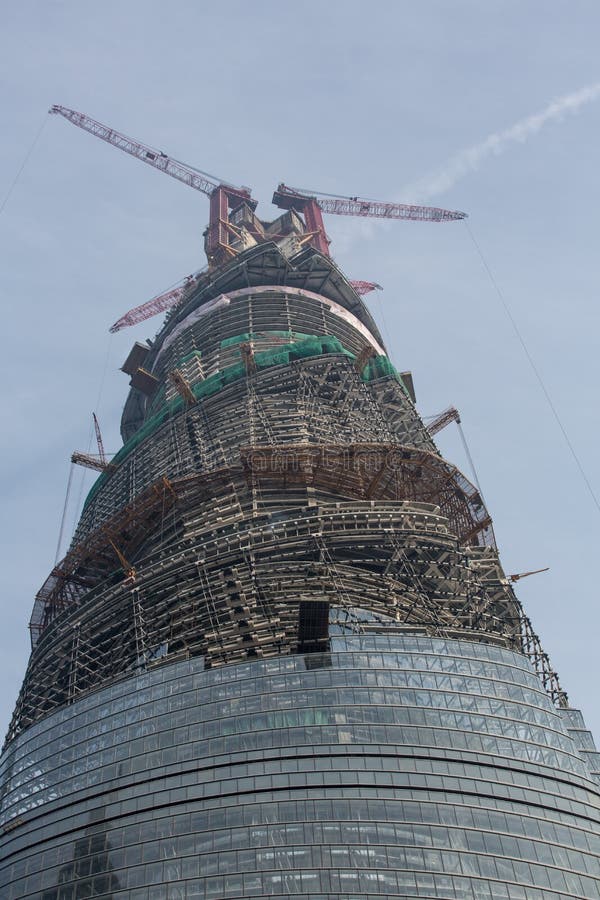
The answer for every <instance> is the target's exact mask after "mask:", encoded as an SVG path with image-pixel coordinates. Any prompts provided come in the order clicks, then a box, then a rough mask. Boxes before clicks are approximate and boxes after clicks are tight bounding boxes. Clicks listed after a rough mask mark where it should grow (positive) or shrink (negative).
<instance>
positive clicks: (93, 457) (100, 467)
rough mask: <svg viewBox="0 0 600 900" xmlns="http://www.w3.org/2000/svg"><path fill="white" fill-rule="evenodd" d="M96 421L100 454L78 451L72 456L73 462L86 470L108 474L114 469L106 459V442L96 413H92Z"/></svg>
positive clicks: (95, 429)
mask: <svg viewBox="0 0 600 900" xmlns="http://www.w3.org/2000/svg"><path fill="white" fill-rule="evenodd" d="M92 418H93V420H94V431H95V433H96V443H97V445H98V453H81V452H80V451H79V450H76V451H75V452H74V453H72V454H71V462H72V463H75V465H77V466H84V467H85V468H86V469H96V471H97V472H107V471H109V470H110V469H112V468H114V466H113V465H112V463H110V462H109V461H108V460H107V458H106V453H105V450H104V442H103V440H102V433H101V431H100V424H99V422H98V419H97V418H96V413H92Z"/></svg>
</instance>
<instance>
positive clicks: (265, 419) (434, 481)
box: [8, 243, 567, 740]
mask: <svg viewBox="0 0 600 900" xmlns="http://www.w3.org/2000/svg"><path fill="white" fill-rule="evenodd" d="M134 349H135V348H134ZM138 349H139V348H138ZM142 349H143V360H142V361H143V365H144V371H145V372H146V373H147V374H148V375H149V376H150V378H151V379H152V391H151V396H149V395H146V394H144V393H143V392H142V391H140V389H139V386H138V387H136V386H135V385H136V382H135V376H136V373H138V372H139V366H137V368H136V365H137V363H136V365H133V364H132V365H130V366H128V367H127V371H128V372H129V374H132V373H133V374H132V378H133V379H134V381H133V386H132V390H131V392H130V397H129V400H128V402H127V404H126V407H125V411H124V416H123V426H122V432H123V436H124V441H125V443H124V446H123V448H122V449H121V450H120V451H119V453H117V455H116V456H115V457H114V459H113V460H112V461H111V465H110V468H108V469H107V470H105V471H103V472H102V473H101V474H100V475H99V477H98V479H97V481H96V483H95V484H94V486H93V488H92V490H91V491H90V494H89V495H88V498H87V500H86V503H85V506H84V510H83V513H82V516H81V519H80V522H79V525H78V527H77V529H76V533H75V536H74V539H73V542H72V545H71V547H70V549H69V551H68V553H67V555H66V556H65V558H64V559H63V560H62V562H61V563H59V564H58V565H57V566H56V567H55V568H54V569H53V570H52V572H51V573H50V575H49V576H48V578H47V579H46V581H45V583H44V585H43V586H42V588H41V589H40V591H39V592H38V594H37V595H36V598H35V602H34V608H33V613H32V617H31V622H30V628H31V638H32V655H31V658H30V661H29V666H28V669H27V673H26V676H25V681H24V684H23V688H22V691H21V694H20V696H19V699H18V702H17V707H16V709H15V713H14V716H13V719H12V722H11V726H10V731H9V736H8V739H9V740H10V739H11V738H12V737H14V736H15V735H17V734H18V733H20V732H21V731H22V730H23V729H24V728H26V727H27V726H28V725H30V724H31V723H32V722H35V721H36V720H37V719H39V718H40V717H41V716H43V715H46V714H47V713H49V712H51V711H52V710H54V709H57V708H59V707H60V706H62V705H64V704H68V703H72V702H74V701H75V700H76V699H77V698H79V697H81V696H83V695H84V694H85V693H86V692H88V691H91V690H94V689H97V688H98V687H100V686H102V685H105V684H107V683H109V682H111V681H112V680H114V679H116V678H121V677H126V676H127V675H130V674H132V673H135V672H139V671H143V670H145V669H147V668H151V667H154V666H159V665H164V664H168V663H169V662H172V661H174V660H176V659H181V658H185V657H191V656H194V657H202V658H203V659H204V665H205V666H206V667H208V668H210V667H216V666H223V665H228V664H231V663H235V662H237V661H241V660H244V659H252V658H265V657H269V656H281V655H286V654H293V653H303V654H311V653H314V652H317V651H320V650H323V649H326V648H327V647H328V645H329V633H330V623H331V622H343V623H344V628H345V629H350V630H351V631H355V632H356V633H359V634H360V633H363V632H364V631H373V630H383V631H385V630H388V631H389V630H392V631H395V632H417V633H425V634H431V635H438V636H444V637H451V638H460V639H468V640H473V641H482V642H485V643H492V644H498V645H501V646H505V647H510V648H512V649H515V650H518V651H521V652H523V653H525V654H526V655H527V656H528V657H529V658H530V659H531V660H532V662H533V665H534V667H535V669H536V671H538V673H539V675H540V678H541V680H542V683H543V684H544V686H545V688H546V690H547V691H548V693H549V695H550V696H551V698H552V700H553V702H554V703H555V704H557V705H558V706H564V705H565V704H566V703H567V700H566V695H565V694H564V692H563V691H562V689H561V688H560V684H559V682H558V678H557V676H556V673H555V672H554V671H553V670H552V667H551V666H550V662H549V660H548V657H547V655H546V654H545V653H544V651H543V649H542V647H541V644H540V641H539V638H538V637H537V636H536V635H535V633H534V632H533V630H532V628H531V624H530V622H529V620H528V619H527V618H526V617H525V615H524V613H523V610H522V608H521V605H520V604H519V602H518V600H517V598H516V596H515V594H514V590H513V587H512V585H511V584H510V582H509V580H508V579H507V578H506V576H505V575H504V573H503V571H502V568H501V565H500V562H499V559H498V552H497V548H496V544H495V539H494V533H493V528H492V521H491V518H490V516H489V514H488V512H487V510H486V508H485V504H484V502H483V499H482V497H481V495H480V493H479V491H478V489H477V488H476V487H475V486H474V485H473V484H471V482H470V481H469V480H468V479H467V478H465V476H464V475H463V474H462V473H461V472H460V471H459V469H458V468H456V466H454V465H452V464H451V463H449V462H447V461H446V460H445V459H443V458H442V457H441V456H440V454H439V452H438V450H437V448H436V446H435V444H434V442H433V439H432V436H431V429H430V430H429V431H428V429H427V428H426V427H425V425H424V424H423V422H422V420H421V418H420V417H419V415H418V413H417V411H416V409H415V405H414V400H413V397H414V394H413V393H412V392H413V389H412V381H411V379H410V378H409V377H408V376H405V379H403V377H402V376H401V375H400V374H399V373H398V372H397V371H396V369H395V368H394V366H393V365H392V363H391V362H390V360H389V359H388V358H387V356H386V354H385V348H384V347H383V345H382V342H381V337H380V335H379V334H378V332H377V329H376V327H375V324H374V322H373V320H372V318H371V316H370V314H369V313H368V310H367V309H366V307H365V305H364V303H363V302H362V301H361V300H360V298H359V297H358V296H357V295H356V293H355V291H353V290H352V288H351V286H350V285H349V283H348V282H347V281H346V279H345V278H344V277H343V276H342V274H341V273H340V272H339V270H338V269H337V268H336V267H335V265H334V264H333V263H332V261H331V260H330V259H325V258H323V257H322V256H320V255H319V254H318V253H316V252H315V251H314V250H313V249H312V248H305V249H304V250H302V251H301V252H300V253H298V254H297V255H296V256H295V257H292V258H291V259H288V258H286V257H285V256H283V254H282V253H281V251H280V249H279V248H278V247H277V246H276V245H275V244H274V243H273V244H270V243H268V244H263V245H260V246H259V247H257V248H254V249H253V250H251V251H247V252H246V253H242V254H240V256H238V257H236V259H235V260H233V261H232V262H231V263H230V264H229V265H227V266H226V267H224V268H221V269H217V270H215V271H214V272H212V273H211V274H210V276H207V277H206V278H204V279H202V280H201V281H200V282H199V283H198V285H197V286H196V288H195V289H194V290H193V291H191V292H190V293H189V294H188V295H186V299H185V302H184V303H183V304H182V305H181V306H179V307H177V309H176V310H174V311H173V313H172V314H171V316H170V317H169V318H168V320H167V322H166V324H165V326H164V327H163V329H162V331H161V332H160V333H159V335H158V336H157V339H156V340H155V341H154V342H153V344H152V346H151V347H147V346H146V345H144V347H143V348H142ZM140 352H141V351H140ZM134 355H135V354H134ZM137 355H138V356H139V355H140V354H139V353H137ZM136 359H137V356H136Z"/></svg>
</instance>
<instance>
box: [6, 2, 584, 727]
mask: <svg viewBox="0 0 600 900" xmlns="http://www.w3.org/2000/svg"><path fill="white" fill-rule="evenodd" d="M599 29H600V7H599V6H598V4H597V3H595V2H591V0H590V2H585V0H573V2H571V3H568V4H565V3H562V2H558V0H529V2H528V3H522V2H519V0H503V2H500V0H488V2H486V3H481V2H479V0H453V2H452V3H448V2H447V0H420V2H418V3H416V2H408V0H373V2H372V3H369V4H365V3H364V2H355V0H328V2H327V3H323V2H315V0H304V2H303V3H302V4H287V3H282V2H281V0H278V2H272V0H262V2H261V0H257V2H254V3H248V2H240V0H229V2H228V3H227V4H222V5H217V4H216V3H213V4H209V3H206V2H192V0H173V2H172V3H171V4H168V5H167V4H165V3H163V2H160V3H159V2H156V0H144V2H140V0H129V2H127V3H125V4H123V3H121V2H114V0H103V2H102V3H101V4H99V3H92V2H88V0H63V2H60V0H22V2H21V3H19V4H14V3H13V4H8V3H5V4H2V9H1V10H0V93H1V99H2V125H3V134H4V137H3V140H2V141H1V142H0V209H1V212H0V296H2V301H3V311H4V315H3V335H2V337H3V340H2V353H1V359H0V365H1V366H2V368H3V370H4V371H3V372H2V373H1V374H2V383H4V384H5V386H6V388H7V390H6V393H5V395H4V401H3V410H4V413H3V415H4V423H3V426H4V427H3V428H2V429H1V430H0V442H1V444H0V446H1V455H2V456H1V458H2V464H1V466H0V479H1V482H2V483H1V492H2V494H1V495H2V506H3V515H2V523H1V526H0V527H1V528H2V540H1V542H0V552H1V554H2V559H1V565H2V572H3V576H4V590H3V595H2V600H1V603H2V616H3V618H2V628H1V629H0V677H1V680H0V683H1V684H2V689H1V691H0V730H2V731H3V732H4V731H5V730H6V727H7V725H8V721H9V719H10V716H11V713H12V709H13V707H14V703H15V700H16V697H17V693H18V690H19V687H20V684H21V681H22V678H23V674H24V671H25V667H26V663H27V658H28V653H29V636H28V630H27V623H28V621H29V616H30V613H31V607H32V604H33V599H34V596H35V593H36V591H37V590H38V589H39V587H40V586H41V585H42V583H43V582H44V580H45V578H46V576H47V575H48V573H49V572H50V570H51V568H52V566H53V565H54V561H55V556H56V552H57V543H58V537H59V531H60V526H61V517H62V512H63V506H64V502H65V492H66V486H67V479H68V475H69V468H70V463H69V459H70V455H71V453H72V451H73V450H76V449H77V450H87V449H94V448H93V446H92V445H91V444H90V440H91V414H92V411H96V413H97V415H98V418H99V421H100V424H101V427H102V432H103V437H104V444H105V447H106V448H107V450H109V451H112V452H116V451H117V450H118V449H119V447H120V446H121V439H120V437H119V419H120V412H121V409H122V405H123V402H124V400H125V397H126V392H127V384H128V379H127V377H126V376H125V375H124V374H123V373H121V372H120V371H119V367H120V365H121V364H122V362H123V361H124V359H125V357H126V356H127V353H128V352H129V349H130V347H131V345H132V343H133V341H135V340H144V339H145V338H147V337H150V338H151V337H153V336H154V334H155V333H156V331H157V330H158V328H159V326H160V318H158V319H152V320H149V321H147V322H145V323H143V324H141V325H138V326H136V327H135V328H131V329H128V330H126V331H122V332H120V333H118V334H116V335H112V336H111V335H109V334H108V328H109V326H110V325H111V324H112V323H113V322H114V321H115V320H116V319H117V318H119V316H120V315H122V314H123V313H124V312H126V311H127V310H128V309H130V308H131V307H134V306H137V305H139V304H140V303H143V302H144V301H145V300H147V299H149V298H150V297H152V296H154V295H155V294H157V293H159V292H161V291H163V290H166V289H167V288H168V287H170V286H171V285H172V284H174V283H175V282H178V281H179V280H180V279H181V278H182V277H183V276H184V275H186V274H188V273H190V272H193V271H196V270H197V269H199V268H201V267H202V266H203V265H204V263H205V259H204V255H203V249H202V231H203V229H204V227H205V225H206V223H207V218H208V201H207V199H206V198H205V197H204V196H203V195H202V194H199V193H197V192H195V191H192V190H190V189H189V188H187V187H185V186H183V185H181V184H178V183H177V182H176V181H174V180H172V179H169V178H167V177H166V176H164V175H162V174H160V173H158V172H155V171H153V170H152V169H150V168H149V167H146V166H143V165H142V164H141V163H140V162H138V161H137V160H133V159H130V158H128V157H127V156H125V155H124V154H122V153H119V152H118V151H116V150H115V149H114V148H112V147H109V146H108V145H106V144H104V143H102V142H101V141H99V140H97V139H95V138H93V137H92V136H90V135H88V134H85V133H84V132H82V131H80V130H78V129H76V128H74V127H73V126H72V125H71V124H69V123H68V122H66V121H65V120H64V119H61V118H60V117H58V116H48V115H47V110H48V108H49V107H50V106H51V105H52V104H54V103H57V104H61V105H64V106H67V107H70V108H73V109H76V110H81V111H83V112H86V113H87V114H88V115H90V116H92V117H93V118H95V119H97V120H99V121H101V122H104V123H106V124H109V125H111V126H113V127H114V128H116V129H117V130H119V131H122V132H125V133H126V134H128V135H131V136H133V137H136V138H137V139H139V140H140V141H142V142H145V143H147V144H150V145H152V146H154V147H157V148H159V149H161V150H163V151H165V152H167V153H168V154H169V155H172V156H174V157H176V158H177V159H181V160H184V161H185V162H187V163H190V164H192V165H194V166H197V167H198V168H200V169H203V170H205V171H208V172H211V173H215V174H216V175H217V176H218V177H220V178H223V179H226V180H228V181H231V182H233V183H235V184H245V185H251V186H252V189H253V196H254V197H255V198H257V199H258V200H259V203H260V205H259V209H258V212H259V214H260V215H261V216H262V217H263V218H265V219H269V218H274V217H275V215H276V214H277V213H276V210H275V209H274V208H273V207H272V206H271V205H270V197H271V194H272V191H273V189H274V188H275V187H276V185H277V184H278V183H279V182H280V181H285V182H286V183H288V184H291V185H295V186H300V187H306V188H309V189H312V190H318V191H322V192H328V193H334V194H343V195H359V196H363V197H371V198H377V199H381V200H393V201H403V200H404V201H408V202H413V201H414V202H425V203H430V204H433V205H438V206H444V207H447V208H450V209H460V210H464V211H466V212H468V214H469V218H468V220H466V222H453V223H448V224H443V225H442V224H425V223H416V222H415V223H413V222H393V223H390V222H383V223H382V222H374V221H366V220H353V219H345V218H344V219H342V218H339V219H334V217H330V218H329V219H328V220H327V228H328V232H329V236H330V237H331V239H332V245H331V252H332V255H333V257H334V258H335V260H336V261H337V263H338V264H339V265H340V266H341V268H342V269H343V271H344V272H345V273H346V274H347V275H348V277H350V278H354V279H365V280H372V281H377V282H379V283H380V284H381V285H382V286H383V288H384V290H383V291H382V292H378V293H377V295H373V294H372V295H370V297H369V298H367V302H368V303H369V306H370V308H371V310H372V311H373V313H374V315H375V318H376V319H377V321H378V323H379V325H380V329H381V330H382V332H383V336H384V339H385V341H386V344H387V347H388V349H389V354H390V356H391V358H392V360H393V362H394V363H395V365H396V367H397V368H398V369H399V370H403V371H404V370H411V371H412V373H413V378H414V382H415V388H416V395H417V403H418V408H419V411H420V412H421V414H422V415H423V416H429V415H433V414H435V413H437V412H439V411H440V410H442V409H444V408H445V407H447V406H449V405H454V406H456V407H457V408H458V410H459V411H460V414H461V417H462V423H463V428H464V432H465V435H466V438H467V441H468V446H469V449H470V452H471V455H472V457H473V460H474V463H475V467H476V471H477V475H478V478H479V481H480V483H481V487H482V490H483V494H484V496H485V499H486V501H487V504H488V507H489V510H490V513H491V515H492V517H493V519H494V527H495V532H496V537H497V541H498V544H499V548H500V553H501V559H502V561H503V565H504V568H505V571H506V572H507V573H509V574H510V573H520V572H525V571H528V570H532V569H539V568H544V567H546V566H548V567H549V571H548V572H545V573H543V574H539V575H534V576H531V577H530V578H527V579H523V580H522V581H521V582H519V584H518V585H517V593H518V596H519V598H520V599H521V601H522V603H523V604H524V607H525V610H526V612H527V614H528V615H529V617H530V618H531V620H532V622H533V624H534V627H535V629H536V631H537V632H538V634H539V635H540V638H541V640H542V643H543V645H544V648H545V649H546V651H547V652H548V653H549V654H550V657H551V660H552V663H553V665H554V667H555V668H556V669H557V670H558V672H559V675H560V679H561V682H562V686H563V688H564V689H565V690H566V691H567V693H568V694H569V697H570V700H571V703H572V705H574V706H576V707H580V708H581V709H582V710H583V712H584V715H585V718H586V720H587V723H588V725H589V726H590V727H591V728H592V729H593V730H594V732H595V734H596V736H597V738H598V739H600V706H599V703H598V692H597V688H596V685H597V684H598V682H599V681H600V654H598V652H597V649H596V643H597V635H598V632H599V630H600V609H599V604H598V578H597V573H596V571H595V563H596V562H597V561H598V545H599V540H598V539H599V535H600V507H599V505H598V502H597V499H596V498H598V497H600V473H599V471H598V460H597V446H598V444H599V442H600V422H599V418H598V385H599V382H600V357H599V354H598V334H599V331H600V311H599V306H598V295H599V288H600V270H599V267H598V261H597V260H598V253H597V245H598V238H597V212H596V203H597V202H600V197H599V196H598V195H599V193H600V180H599V175H598V143H599V140H598V139H599V124H600V87H599V86H598V85H599V83H600V64H599V62H598V52H597V47H598V38H599ZM515 327H516V330H515ZM517 332H518V333H517ZM534 369H535V371H534ZM536 372H537V375H536ZM538 376H539V377H538ZM565 435H566V438H565ZM438 443H439V446H440V449H441V450H442V451H443V452H444V454H445V455H446V456H447V457H448V458H449V459H451V460H452V461H453V462H455V463H456V464H457V465H458V467H459V468H461V469H463V470H464V471H465V473H466V474H467V475H468V476H469V475H470V474H471V473H470V468H469V462H468V459H467V458H466V454H465V452H464V449H463V447H462V444H461V442H460V440H459V435H458V433H457V432H456V430H455V429H454V426H450V427H449V428H448V429H447V430H446V431H444V432H442V433H441V434H440V435H439V441H438ZM569 444H570V446H569ZM582 472H583V475H582ZM584 476H585V478H587V481H588V483H586V480H585V478H584ZM93 478H94V475H93V473H88V474H86V473H85V471H84V470H78V471H77V472H76V475H75V477H74V480H73V483H72V490H71V496H70V505H69V509H68V511H67V515H66V518H65V535H64V540H63V548H64V544H65V541H66V540H68V539H69V538H70V536H71V534H72V531H73V527H74V522H75V516H76V509H77V507H78V506H79V507H80V506H81V502H82V500H83V498H84V497H85V494H86V492H87V490H89V487H90V486H91V484H92V482H93Z"/></svg>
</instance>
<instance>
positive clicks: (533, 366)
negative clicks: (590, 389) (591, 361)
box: [463, 219, 600, 512]
mask: <svg viewBox="0 0 600 900" xmlns="http://www.w3.org/2000/svg"><path fill="white" fill-rule="evenodd" d="M463 223H464V226H465V228H466V229H467V232H468V234H469V237H470V238H471V240H472V241H473V245H474V247H475V249H476V251H477V254H478V256H479V258H480V260H481V263H482V265H483V268H484V269H485V271H486V272H487V274H488V277H489V279H490V281H491V283H492V286H493V288H494V290H495V292H496V294H497V296H498V299H499V300H500V303H501V304H502V306H503V308H504V312H505V313H506V315H507V316H508V319H509V321H510V324H511V325H512V328H513V331H514V333H515V334H516V336H517V339H518V341H519V343H520V344H521V347H522V349H523V352H524V354H525V356H526V358H527V361H528V363H529V365H530V367H531V369H532V371H533V374H534V375H535V377H536V379H537V382H538V384H539V386H540V388H541V389H542V393H543V394H544V397H545V398H546V402H547V403H548V406H549V407H550V410H551V412H552V415H553V416H554V419H555V421H556V424H557V425H558V427H559V428H560V430H561V432H562V436H563V438H564V439H565V442H566V444H567V447H568V448H569V451H570V453H571V456H572V457H573V460H574V462H575V465H576V466H577V468H578V469H579V474H580V475H581V477H582V478H583V481H584V482H585V485H586V487H587V489H588V491H589V494H590V496H591V498H592V500H593V502H594V505H595V507H596V509H597V510H598V512H600V501H599V500H598V497H597V496H596V494H595V493H594V489H593V488H592V485H591V482H590V480H589V478H588V476H587V474H586V472H585V469H584V468H583V465H582V463H581V460H580V459H579V456H578V455H577V453H576V451H575V447H574V446H573V444H572V443H571V439H570V438H569V435H568V433H567V429H566V428H565V426H564V425H563V422H562V420H561V418H560V416H559V414H558V410H557V409H556V406H555V405H554V403H553V401H552V397H551V396H550V393H549V391H548V388H547V387H546V385H545V383H544V380H543V378H542V376H541V374H540V371H539V369H538V367H537V366H536V364H535V362H534V360H533V357H532V355H531V353H530V352H529V349H528V347H527V344H526V343H525V339H524V338H523V335H522V334H521V332H520V330H519V326H518V325H517V323H516V321H515V318H514V316H513V314H512V313H511V311H510V308H509V306H508V304H507V302H506V300H505V299H504V295H503V294H502V291H501V290H500V287H499V285H498V282H497V281H496V279H495V278H494V275H493V273H492V270H491V269H490V267H489V265H488V263H487V261H486V259H485V257H484V255H483V251H482V249H481V247H480V246H479V244H478V243H477V241H476V239H475V235H474V234H473V232H472V230H471V228H470V226H469V223H468V222H467V220H466V219H463Z"/></svg>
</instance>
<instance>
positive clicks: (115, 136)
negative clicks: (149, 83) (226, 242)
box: [49, 104, 250, 199]
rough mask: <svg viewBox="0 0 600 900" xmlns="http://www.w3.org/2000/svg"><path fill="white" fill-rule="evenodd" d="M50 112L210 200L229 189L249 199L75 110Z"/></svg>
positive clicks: (59, 108)
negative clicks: (219, 192) (214, 193)
mask: <svg viewBox="0 0 600 900" xmlns="http://www.w3.org/2000/svg"><path fill="white" fill-rule="evenodd" d="M49 112H50V113H53V114H56V115H60V116H64V118H65V119H68V121H69V122H72V123H73V125H77V127H78V128H83V130H84V131H88V132H89V133H90V134H93V135H95V136H96V137H98V138H100V139H101V140H103V141H106V142H107V143H108V144H112V146H113V147H117V148H118V149H119V150H123V151H124V152H125V153H129V155H130V156H135V157H136V158H137V159H140V160H141V161H142V162H145V163H146V164H147V165H149V166H152V167H153V168H155V169H159V170H160V171H161V172H165V173H166V174H167V175H170V176H171V178H176V179H177V180H178V181H182V182H183V184H187V185H188V187H191V188H194V190H196V191H201V192H202V193H203V194H206V196H207V197H210V195H211V194H212V193H213V191H214V190H215V188H217V187H219V186H223V187H225V188H230V190H231V191H233V192H235V194H236V195H238V196H240V197H245V198H248V199H249V198H250V191H249V189H248V188H236V187H234V185H228V184H227V182H219V181H216V180H213V179H212V178H211V177H210V176H208V175H206V174H205V173H204V172H200V171H199V170H198V169H195V168H194V167H193V166H188V165H186V164H185V163H182V162H179V161H178V160H176V159H172V158H171V157H170V156H167V154H166V153H162V151H160V150H155V149H153V148H152V147H147V146H146V145H145V144H141V143H140V142H139V141H136V140H134V139H133V138H130V137H127V136H126V135H124V134H120V133H119V132H118V131H115V129H114V128H109V126H108V125H103V124H102V123H101V122H96V120H95V119H92V118H90V116H86V115H85V113H80V112H76V111H75V110H74V109H68V108H67V107H66V106H58V105H56V104H55V105H54V106H51V107H50V109H49Z"/></svg>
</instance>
